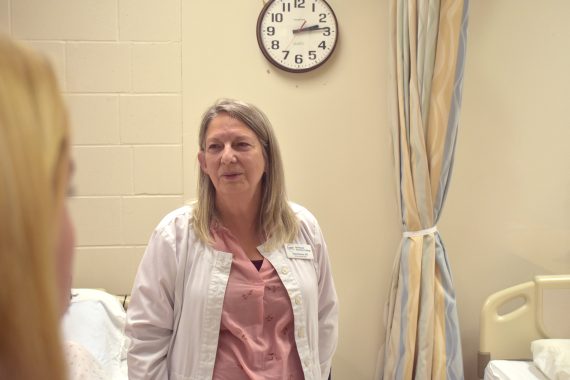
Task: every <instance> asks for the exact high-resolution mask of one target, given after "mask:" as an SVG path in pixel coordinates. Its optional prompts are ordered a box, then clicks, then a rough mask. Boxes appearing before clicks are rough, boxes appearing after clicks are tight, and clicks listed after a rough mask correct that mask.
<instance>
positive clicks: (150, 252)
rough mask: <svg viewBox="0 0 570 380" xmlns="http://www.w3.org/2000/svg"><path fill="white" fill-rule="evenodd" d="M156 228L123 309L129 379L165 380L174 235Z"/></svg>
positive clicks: (170, 329)
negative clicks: (125, 324)
mask: <svg viewBox="0 0 570 380" xmlns="http://www.w3.org/2000/svg"><path fill="white" fill-rule="evenodd" d="M173 234H174V233H172V232H169V231H167V230H166V229H164V228H157V229H156V230H155V231H154V233H153V235H152V236H151V238H150V241H149V244H148V246H147V249H146V251H145V254H144V256H143V259H142V261H141V263H140V266H139V269H138V272H137V276H136V278H135V283H134V286H133V291H132V294H131V302H130V304H129V308H128V310H127V326H126V334H127V336H128V337H129V338H130V340H131V345H130V348H129V351H128V354H127V364H128V371H129V379H130V380H145V379H153V380H167V379H168V368H167V360H166V357H167V353H168V349H169V345H170V340H171V337H172V330H173V321H174V311H173V310H174V287H175V281H176V268H177V256H176V237H175V236H172V235H173Z"/></svg>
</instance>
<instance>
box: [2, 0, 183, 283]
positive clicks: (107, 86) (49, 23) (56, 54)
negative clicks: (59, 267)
mask: <svg viewBox="0 0 570 380" xmlns="http://www.w3.org/2000/svg"><path fill="white" fill-rule="evenodd" d="M180 7H181V2H180V0H160V1H158V0H120V1H119V0H81V1H77V0H50V1H45V0H0V32H3V33H6V34H10V35H11V36H13V37H14V38H16V39H19V40H24V41H25V42H27V43H29V44H30V45H32V46H33V47H35V48H37V49H39V50H40V51H42V52H44V53H45V54H46V55H47V56H48V57H49V58H50V59H51V61H52V62H53V65H54V67H55V70H56V73H57V76H58V78H59V82H60V85H61V89H62V91H63V92H64V94H65V98H66V100H67V103H68V107H69V111H70V117H71V122H72V127H73V156H74V160H75V164H76V173H75V177H74V181H73V182H74V187H75V195H74V196H73V198H72V199H71V210H72V214H73V217H74V219H75V224H76V230H77V245H78V248H77V255H76V260H75V276H76V280H75V282H74V286H75V287H101V286H105V287H106V288H107V289H108V290H109V291H111V292H125V291H130V288H131V286H132V284H131V283H132V279H133V277H134V274H135V271H136V268H137V263H138V261H139V260H140V257H141V256H142V254H143V252H144V247H145V245H146V243H147V241H148V238H149V236H150V233H151V232H152V230H153V228H154V226H155V225H156V223H157V222H158V221H159V220H160V218H161V217H162V216H164V215H165V214H166V213H167V212H168V211H170V210H172V209H174V208H176V207H178V206H179V205H181V204H182V203H183V196H182V194H183V163H182V93H181V70H182V69H181V53H180V52H181V46H180V40H181V25H180ZM110 263H112V264H111V265H110ZM102 273H103V274H104V273H107V274H108V276H107V279H108V281H106V282H105V284H104V285H103V284H102V283H101V280H100V279H101V274H102Z"/></svg>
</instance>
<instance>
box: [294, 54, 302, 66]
mask: <svg viewBox="0 0 570 380" xmlns="http://www.w3.org/2000/svg"><path fill="white" fill-rule="evenodd" d="M295 63H296V64H299V65H300V64H301V63H303V54H297V55H296V56H295Z"/></svg>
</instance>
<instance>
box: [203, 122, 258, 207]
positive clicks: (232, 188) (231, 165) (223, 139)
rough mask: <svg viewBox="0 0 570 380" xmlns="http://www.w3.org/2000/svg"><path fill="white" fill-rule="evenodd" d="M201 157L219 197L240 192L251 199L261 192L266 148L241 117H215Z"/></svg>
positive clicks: (208, 131)
mask: <svg viewBox="0 0 570 380" xmlns="http://www.w3.org/2000/svg"><path fill="white" fill-rule="evenodd" d="M198 160H199V161H200V167H201V168H202V171H204V173H206V174H207V175H208V176H209V177H210V180H211V181H212V183H213V185H214V188H215V189H216V196H217V197H220V196H221V197H223V196H235V195H240V196H244V199H252V198H253V197H254V195H256V194H261V179H262V177H263V173H264V171H265V166H266V163H265V158H264V155H263V147H262V146H261V143H260V141H259V139H258V138H257V136H256V134H255V133H254V132H253V131H252V130H251V129H250V128H249V127H248V126H247V125H245V124H244V123H242V122H241V121H240V120H238V119H234V118H232V117H230V116H228V115H224V114H222V115H219V116H216V117H215V118H213V119H212V121H210V124H209V125H208V129H207V131H206V138H205V148H204V151H200V153H198Z"/></svg>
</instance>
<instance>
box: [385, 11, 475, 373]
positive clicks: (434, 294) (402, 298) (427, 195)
mask: <svg viewBox="0 0 570 380" xmlns="http://www.w3.org/2000/svg"><path fill="white" fill-rule="evenodd" d="M390 9H391V10H390V15H391V23H392V24H391V29H390V31H391V36H390V42H391V51H390V57H391V62H390V67H391V86H392V93H391V96H390V98H391V99H392V101H393V104H392V107H391V109H392V111H393V112H392V122H391V125H392V128H393V133H392V136H393V139H394V152H395V155H396V156H395V161H396V173H397V174H398V190H399V194H400V199H399V204H400V211H401V218H402V221H401V222H402V227H403V231H404V236H403V238H402V242H401V244H400V248H399V252H398V254H397V256H396V258H395V262H394V268H393V274H392V282H391V286H390V295H389V297H388V304H387V314H386V321H385V322H386V341H385V345H384V353H383V355H382V356H381V361H380V368H378V370H377V373H378V374H379V375H378V378H380V379H385V380H392V379H406V380H407V379H417V380H425V379H463V378H464V376H463V360H462V354H461V339H460V334H459V323H458V318H457V306H456V300H455V291H454V289H453V283H452V278H451V270H450V267H449V263H448V259H447V253H446V251H445V248H444V245H443V242H442V240H441V236H440V235H439V232H438V231H437V228H436V224H437V221H438V219H439V216H440V214H441V211H442V207H443V203H444V200H445V197H446V194H447V189H448V186H449V181H450V178H451V168H452V166H453V165H452V164H453V157H454V151H455V142H456V136H457V128H458V119H459V109H460V103H461V89H462V82H463V67H464V60H465V46H466V32H467V14H468V0H437V1H436V0H391V3H390Z"/></svg>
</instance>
